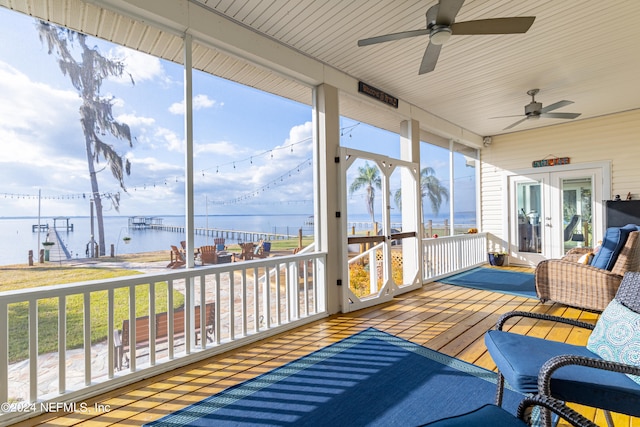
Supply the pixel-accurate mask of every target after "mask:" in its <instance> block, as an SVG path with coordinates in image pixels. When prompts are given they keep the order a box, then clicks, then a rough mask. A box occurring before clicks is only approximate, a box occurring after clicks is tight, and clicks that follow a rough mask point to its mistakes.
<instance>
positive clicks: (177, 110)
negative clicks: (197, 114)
mask: <svg viewBox="0 0 640 427" xmlns="http://www.w3.org/2000/svg"><path fill="white" fill-rule="evenodd" d="M216 104H217V105H219V106H220V107H222V106H223V105H224V103H223V102H216V100H214V99H210V98H209V97H208V96H207V95H203V94H199V95H196V96H194V97H193V109H194V111H197V110H202V109H203V108H211V107H213V106H214V105H216ZM169 112H170V113H171V114H184V100H182V101H180V102H174V103H173V104H171V105H170V106H169Z"/></svg>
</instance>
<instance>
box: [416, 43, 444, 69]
mask: <svg viewBox="0 0 640 427" xmlns="http://www.w3.org/2000/svg"><path fill="white" fill-rule="evenodd" d="M441 48H442V45H439V44H433V43H429V45H428V46H427V48H426V49H425V50H424V56H423V57H422V62H421V63H420V71H418V74H425V73H428V72H430V71H433V70H434V69H435V68H436V63H437V62H438V57H439V56H440V49H441Z"/></svg>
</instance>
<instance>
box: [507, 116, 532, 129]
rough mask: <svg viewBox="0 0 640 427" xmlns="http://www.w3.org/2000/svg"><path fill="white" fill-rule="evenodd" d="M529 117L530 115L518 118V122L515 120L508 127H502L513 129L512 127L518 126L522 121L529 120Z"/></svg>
mask: <svg viewBox="0 0 640 427" xmlns="http://www.w3.org/2000/svg"><path fill="white" fill-rule="evenodd" d="M527 118H528V117H525V118H523V119H520V120H518V121H517V122H515V123H511V124H510V125H509V126H507V127H506V128H504V129H502V130H509V129H511V128H512V127H516V126H518V125H519V124H520V123H522V122H524V121H525V120H527Z"/></svg>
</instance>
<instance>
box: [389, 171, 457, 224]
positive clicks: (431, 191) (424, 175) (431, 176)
mask: <svg viewBox="0 0 640 427" xmlns="http://www.w3.org/2000/svg"><path fill="white" fill-rule="evenodd" d="M420 196H421V197H422V200H425V199H429V201H430V202H431V211H432V212H433V213H434V215H436V216H437V215H438V212H440V206H441V205H442V201H443V200H447V201H448V200H449V190H447V187H445V186H444V185H442V183H441V182H440V180H439V179H438V178H436V171H435V169H433V168H432V167H430V166H426V167H424V168H422V169H421V170H420ZM394 201H395V202H396V206H398V209H402V189H401V188H399V189H398V190H397V191H396V194H395V196H394Z"/></svg>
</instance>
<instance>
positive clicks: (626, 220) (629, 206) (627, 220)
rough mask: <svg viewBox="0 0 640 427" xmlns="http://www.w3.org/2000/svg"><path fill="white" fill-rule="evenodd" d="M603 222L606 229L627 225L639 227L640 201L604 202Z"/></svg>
mask: <svg viewBox="0 0 640 427" xmlns="http://www.w3.org/2000/svg"><path fill="white" fill-rule="evenodd" d="M604 220H605V226H606V228H609V227H622V226H625V225H627V224H637V225H640V200H619V201H618V200H607V201H605V218H604Z"/></svg>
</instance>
